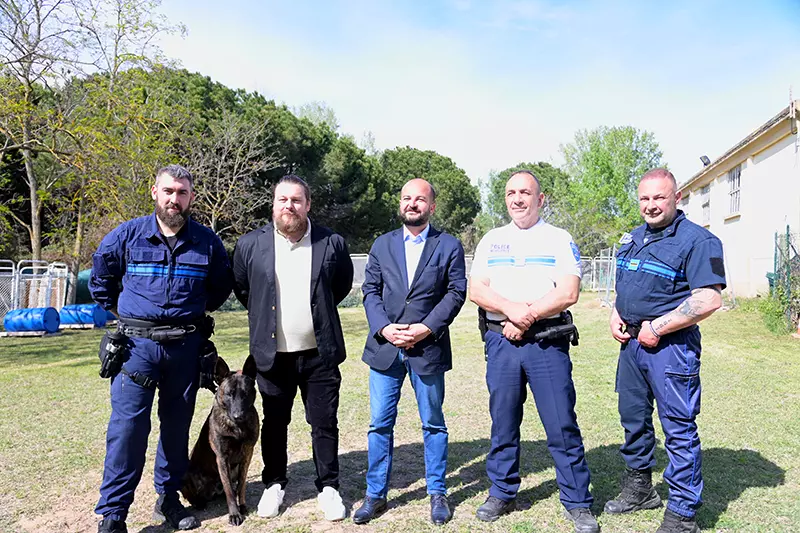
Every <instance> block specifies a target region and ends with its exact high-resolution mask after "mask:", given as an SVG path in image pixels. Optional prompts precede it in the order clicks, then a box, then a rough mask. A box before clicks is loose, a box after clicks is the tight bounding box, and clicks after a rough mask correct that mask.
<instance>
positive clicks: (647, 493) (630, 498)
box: [603, 468, 661, 514]
mask: <svg viewBox="0 0 800 533" xmlns="http://www.w3.org/2000/svg"><path fill="white" fill-rule="evenodd" d="M658 507H661V498H660V497H659V496H658V493H656V489H654V488H653V472H652V470H650V469H649V468H648V469H647V470H633V469H631V468H627V469H626V470H625V474H624V475H623V476H622V492H621V493H620V495H619V496H617V499H616V500H611V501H610V502H606V505H605V507H604V508H603V509H604V510H605V512H607V513H609V514H622V513H632V512H634V511H640V510H642V509H656V508H658Z"/></svg>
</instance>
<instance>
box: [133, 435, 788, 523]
mask: <svg viewBox="0 0 800 533" xmlns="http://www.w3.org/2000/svg"><path fill="white" fill-rule="evenodd" d="M488 451H489V440H488V439H477V440H473V441H467V442H451V443H450V445H449V452H448V455H449V457H448V464H447V470H448V476H447V484H448V487H449V488H450V493H449V496H448V500H449V501H450V507H451V509H453V512H454V513H458V512H459V506H460V505H461V504H462V503H464V502H465V501H467V500H469V499H470V498H473V497H475V496H477V495H480V494H482V493H483V494H485V493H486V492H488V490H489V486H490V484H489V480H488V478H487V476H486V458H485V456H486V454H487V453H488ZM256 453H258V450H256ZM656 457H657V461H658V467H657V468H656V470H657V471H659V472H660V471H662V470H663V468H664V466H665V465H666V464H667V457H666V453H665V452H664V450H663V448H661V447H659V448H658V449H657V450H656ZM586 460H587V462H588V463H589V468H590V470H591V473H592V493H593V496H594V498H595V503H594V506H593V510H594V511H595V513H597V514H601V513H602V509H603V506H604V505H605V503H606V502H607V501H609V500H611V499H613V498H614V497H616V496H617V494H619V480H620V477H621V474H622V471H623V469H624V463H623V462H622V459H621V458H620V455H619V447H618V446H614V445H607V446H600V447H598V448H593V449H591V450H589V451H588V452H587V453H586ZM339 466H340V471H341V475H340V482H341V494H342V498H343V500H344V503H345V506H347V507H348V509H350V508H352V507H353V504H355V503H356V502H358V501H359V500H361V499H362V498H363V497H364V493H365V490H366V482H365V475H366V466H367V452H366V450H356V451H352V452H347V453H344V454H342V455H340V456H339ZM552 467H553V460H552V458H551V457H550V452H549V451H548V449H547V446H546V443H545V442H544V441H526V442H523V443H522V453H521V458H520V471H521V475H522V477H523V478H524V477H525V476H526V475H528V474H532V473H536V472H542V471H544V470H547V469H550V468H552ZM254 474H255V475H256V476H258V472H253V471H251V472H250V477H253V475H254ZM315 477H316V473H315V469H314V463H313V461H311V460H304V461H298V462H295V463H292V464H290V465H289V468H288V478H289V484H288V485H287V487H286V496H285V498H284V504H283V507H282V509H285V508H286V507H291V506H292V505H295V504H297V503H299V502H303V501H306V500H313V499H315V498H316V496H317V490H316V488H315V487H314V483H313V480H314V478H315ZM784 477H785V471H784V470H783V469H782V468H780V467H778V466H777V465H776V464H775V463H773V462H772V461H769V460H768V459H766V458H765V457H764V456H762V455H761V454H760V453H758V452H757V451H754V450H730V449H727V448H710V449H707V450H704V451H703V478H704V480H705V491H704V492H703V499H704V505H703V507H702V508H701V509H700V511H699V512H698V517H697V518H698V523H699V525H700V526H701V527H703V528H704V529H705V528H713V527H714V526H715V525H716V523H717V522H718V521H719V519H720V516H721V515H722V514H723V513H724V512H725V511H726V510H727V508H728V506H729V505H730V503H731V502H734V501H736V500H737V499H738V498H739V497H741V495H742V493H743V492H744V491H745V490H747V489H748V488H753V487H776V486H778V485H781V484H783V483H784ZM424 478H425V458H424V448H423V446H422V443H412V444H404V445H401V446H397V447H395V450H394V459H393V466H392V478H391V481H390V490H401V491H402V490H404V489H407V488H408V487H410V486H411V485H415V484H418V483H419V482H420V481H422V482H423V485H422V486H420V487H418V488H415V489H414V490H410V491H406V492H402V493H401V494H399V495H398V496H395V497H393V498H391V499H390V500H389V507H390V508H396V507H402V506H404V505H406V504H408V503H410V502H414V501H418V500H426V499H427V498H428V494H427V490H426V487H425V486H424ZM656 488H657V490H658V492H659V494H660V495H661V497H662V499H663V500H664V501H665V502H666V500H667V497H668V488H667V486H666V484H665V483H663V482H661V483H659V484H658V485H657V487H656ZM263 490H264V485H263V484H262V483H261V482H249V483H248V484H247V494H246V500H247V506H248V509H249V510H250V512H251V513H253V514H255V510H256V508H257V506H258V501H259V499H260V497H261V493H262V491H263ZM557 493H558V485H557V484H556V481H555V479H553V478H551V479H548V480H547V481H544V482H543V483H540V484H539V485H537V486H535V487H529V488H526V489H524V490H522V491H520V493H519V494H518V495H517V508H518V509H519V510H526V509H530V508H531V507H532V506H534V505H535V504H536V503H537V502H539V501H541V500H545V499H547V498H549V497H551V496H552V495H553V494H557ZM192 512H194V513H195V514H196V515H197V517H198V518H199V519H200V520H201V521H205V520H210V519H214V518H218V517H220V516H224V515H226V514H227V506H226V505H225V501H224V498H222V499H218V500H215V501H214V502H211V503H210V504H209V506H208V507H207V508H206V509H204V510H202V511H196V510H192ZM461 512H469V513H470V514H471V513H472V509H470V510H469V511H465V510H461ZM141 531H142V532H147V533H160V532H166V531H171V529H169V528H167V527H165V526H148V527H146V528H144V529H142V530H141Z"/></svg>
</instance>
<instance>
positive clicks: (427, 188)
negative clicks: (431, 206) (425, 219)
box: [400, 178, 436, 203]
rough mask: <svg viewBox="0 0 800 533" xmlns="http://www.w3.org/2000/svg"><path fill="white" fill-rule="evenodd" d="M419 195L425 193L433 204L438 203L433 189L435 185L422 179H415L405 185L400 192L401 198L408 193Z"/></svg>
mask: <svg viewBox="0 0 800 533" xmlns="http://www.w3.org/2000/svg"><path fill="white" fill-rule="evenodd" d="M410 192H414V193H419V192H424V194H426V195H427V196H428V199H429V200H430V202H431V203H434V202H435V201H436V190H435V189H434V188H433V185H431V184H430V182H428V181H427V180H424V179H422V178H414V179H413V180H409V181H407V182H406V184H405V185H403V188H402V189H401V190H400V196H401V197H402V196H404V195H405V194H406V193H410Z"/></svg>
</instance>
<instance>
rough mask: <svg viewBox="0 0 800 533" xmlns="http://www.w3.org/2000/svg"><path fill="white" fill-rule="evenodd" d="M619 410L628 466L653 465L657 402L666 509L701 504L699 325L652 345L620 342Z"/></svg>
mask: <svg viewBox="0 0 800 533" xmlns="http://www.w3.org/2000/svg"><path fill="white" fill-rule="evenodd" d="M617 392H618V393H619V414H620V420H621V422H622V427H623V428H624V429H625V443H624V444H623V445H622V447H621V448H620V451H621V452H622V457H623V459H625V463H626V464H627V465H628V467H630V468H634V469H636V470H644V469H646V468H653V467H654V466H655V464H656V459H655V453H654V452H655V448H656V434H655V428H654V426H653V400H655V402H656V404H657V405H658V416H659V418H660V419H661V429H663V430H664V437H665V438H664V448H666V450H667V456H668V457H669V464H668V465H667V468H666V469H665V470H664V481H666V483H667V485H668V486H669V501H668V502H667V508H668V509H669V510H671V511H673V512H675V513H677V514H679V515H681V516H686V517H693V516H694V515H695V513H696V512H697V509H698V508H699V507H700V505H701V504H702V493H703V475H702V472H701V466H702V454H701V451H700V436H699V435H698V433H697V422H696V418H697V415H698V414H699V413H700V393H701V387H700V329H699V328H697V327H690V328H686V329H682V330H680V331H676V332H674V333H670V334H669V335H665V336H664V337H662V338H661V340H660V341H659V343H658V346H656V347H655V348H646V347H644V346H642V345H641V344H639V342H638V341H637V340H636V339H633V340H631V341H629V342H627V343H626V344H624V345H623V346H622V348H621V349H620V353H619V364H618V366H617Z"/></svg>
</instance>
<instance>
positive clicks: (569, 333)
mask: <svg viewBox="0 0 800 533" xmlns="http://www.w3.org/2000/svg"><path fill="white" fill-rule="evenodd" d="M503 324H504V323H503V322H501V321H498V320H489V319H488V318H487V317H486V311H484V310H483V309H482V308H478V327H479V329H480V330H481V339H483V338H484V337H485V335H486V331H494V332H495V333H499V334H501V335H502V334H503ZM564 337H566V338H568V339H569V341H570V343H572V345H573V346H577V345H578V338H579V337H578V328H577V327H576V326H575V324H574V323H573V321H572V313H570V312H569V311H562V312H561V314H560V315H559V316H558V318H546V319H543V320H537V321H536V322H534V323H533V325H531V327H530V328H528V329H527V330H525V332H524V333H523V334H522V340H523V341H529V342H539V341H544V340H555V339H560V338H564Z"/></svg>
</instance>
